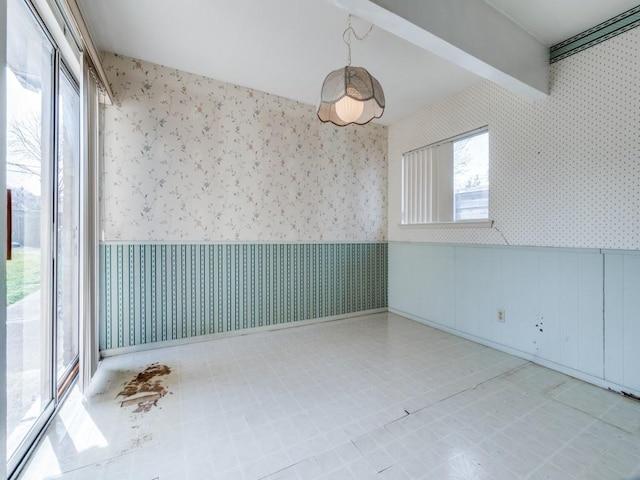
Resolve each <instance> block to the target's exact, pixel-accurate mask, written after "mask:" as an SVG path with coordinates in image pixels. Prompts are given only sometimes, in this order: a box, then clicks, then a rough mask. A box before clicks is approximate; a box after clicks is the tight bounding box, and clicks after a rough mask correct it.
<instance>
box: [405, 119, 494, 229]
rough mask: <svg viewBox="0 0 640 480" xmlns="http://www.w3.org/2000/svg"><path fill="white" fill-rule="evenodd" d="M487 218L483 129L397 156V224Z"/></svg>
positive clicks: (486, 141) (486, 154)
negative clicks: (399, 168)
mask: <svg viewBox="0 0 640 480" xmlns="http://www.w3.org/2000/svg"><path fill="white" fill-rule="evenodd" d="M488 219H489V131H488V130H487V128H482V129H479V130H475V131H473V132H470V133H466V134H463V135H459V136H457V137H453V138H450V139H447V140H443V141H441V142H438V143H435V144H432V145H428V146H426V147H422V148H419V149H417V150H413V151H411V152H407V153H405V154H404V155H403V157H402V224H403V225H419V224H433V223H451V222H459V223H465V222H469V221H478V220H488Z"/></svg>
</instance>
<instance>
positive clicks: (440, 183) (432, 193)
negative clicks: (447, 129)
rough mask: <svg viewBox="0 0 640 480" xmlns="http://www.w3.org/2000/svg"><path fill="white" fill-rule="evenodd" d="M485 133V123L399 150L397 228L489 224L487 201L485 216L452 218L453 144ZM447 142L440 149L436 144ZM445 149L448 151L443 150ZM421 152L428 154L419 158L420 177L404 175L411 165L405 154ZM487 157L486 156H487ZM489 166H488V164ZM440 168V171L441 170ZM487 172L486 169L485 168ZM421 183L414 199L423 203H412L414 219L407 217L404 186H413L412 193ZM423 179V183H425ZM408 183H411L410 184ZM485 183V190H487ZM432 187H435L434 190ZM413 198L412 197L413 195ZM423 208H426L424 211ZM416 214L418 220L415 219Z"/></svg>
mask: <svg viewBox="0 0 640 480" xmlns="http://www.w3.org/2000/svg"><path fill="white" fill-rule="evenodd" d="M485 133H486V134H487V135H490V134H489V126H488V125H485V126H482V127H479V128H476V129H473V130H470V131H468V132H464V133H461V134H458V135H455V136H452V137H449V138H446V139H443V140H439V141H437V142H434V143H431V144H428V145H425V146H422V147H419V148H415V149H413V150H409V151H407V152H404V153H403V154H402V161H401V194H400V195H401V198H400V204H401V205H400V224H399V226H400V227H401V228H442V227H447V228H451V227H453V228H491V227H492V226H493V220H492V219H491V211H490V210H489V203H487V218H483V219H465V220H455V211H454V208H455V187H454V158H453V144H454V143H455V142H457V141H460V140H464V139H468V138H472V137H475V136H478V135H482V134H485ZM448 144H450V145H451V146H452V148H451V149H441V148H440V147H442V146H444V145H448ZM447 152H448V154H447ZM416 153H422V154H423V155H427V156H428V157H429V158H427V159H423V160H422V161H423V162H425V163H426V165H423V166H422V167H421V168H422V169H423V170H426V171H422V170H419V171H418V172H417V175H418V176H419V177H421V178H415V175H414V176H412V177H409V178H408V177H407V175H409V173H407V169H409V168H411V167H410V166H409V165H408V164H409V158H410V157H409V155H412V154H416ZM489 161H490V158H489ZM488 168H490V167H488ZM443 172H444V175H442V173H443ZM487 173H488V172H487ZM421 181H422V182H423V183H422V188H420V189H419V191H417V195H418V196H419V200H418V203H420V202H422V203H423V205H418V206H416V205H415V203H414V205H413V207H414V209H416V208H417V209H418V214H416V212H411V214H412V215H411V216H412V217H413V218H414V221H409V220H410V219H409V218H408V217H409V215H410V212H409V210H410V209H409V207H408V205H407V204H408V202H409V198H408V192H407V189H413V190H414V191H413V192H412V193H414V194H415V193H416V189H417V188H418V187H417V185H418V184H419V183H420V182H421ZM425 183H426V185H425ZM411 184H412V185H411ZM490 188H491V187H490V185H489V190H490ZM434 189H435V190H434ZM413 201H414V202H415V198H413ZM425 209H426V211H425ZM416 216H418V217H420V218H419V220H428V221H415V219H416Z"/></svg>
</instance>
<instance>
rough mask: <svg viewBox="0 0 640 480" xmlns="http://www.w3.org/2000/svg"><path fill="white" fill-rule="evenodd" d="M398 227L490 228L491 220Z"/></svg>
mask: <svg viewBox="0 0 640 480" xmlns="http://www.w3.org/2000/svg"><path fill="white" fill-rule="evenodd" d="M399 227H400V228H491V227H493V220H460V221H458V222H434V223H406V224H400V225H399Z"/></svg>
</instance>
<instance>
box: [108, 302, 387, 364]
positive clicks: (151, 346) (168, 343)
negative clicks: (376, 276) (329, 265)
mask: <svg viewBox="0 0 640 480" xmlns="http://www.w3.org/2000/svg"><path fill="white" fill-rule="evenodd" d="M387 311H388V310H387V308H374V309H372V310H362V311H359V312H353V313H345V314H342V315H331V316H328V317H321V318H312V319H309V320H299V321H296V322H288V323H278V324H275V325H265V326H263V327H254V328H244V329H241V330H234V331H232V332H222V333H210V334H208V335H198V336H195V337H188V338H177V339H174V340H165V341H162V342H153V343H144V344H141V345H132V346H130V347H120V348H111V349H108V350H102V351H101V352H100V357H101V358H106V357H115V356H116V355H124V354H127V353H135V352H144V351H148V350H156V349H158V348H166V347H176V346H179V345H189V344H192V343H200V342H209V341H211V340H218V339H222V338H229V337H239V336H242V335H251V334H254V333H260V332H271V331H276V330H284V329H287V328H296V327H303V326H308V325H315V324H318V323H326V322H335V321H336V320H345V319H348V318H355V317H362V316H364V315H371V314H374V313H386V312H387Z"/></svg>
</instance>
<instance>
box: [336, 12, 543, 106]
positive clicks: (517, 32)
mask: <svg viewBox="0 0 640 480" xmlns="http://www.w3.org/2000/svg"><path fill="white" fill-rule="evenodd" d="M328 1H329V2H331V3H333V4H334V5H336V6H338V7H340V8H342V9H344V10H346V11H348V12H349V13H351V14H353V15H355V16H357V17H359V18H361V19H363V20H366V21H368V22H370V23H372V24H374V25H376V26H377V27H379V28H382V29H384V30H386V31H388V32H390V33H392V34H394V35H396V36H397V37H400V38H402V39H404V40H406V41H408V42H410V43H413V44H414V45H417V46H418V47H420V48H423V49H425V50H427V51H428V52H431V53H433V54H434V55H437V56H439V57H441V58H443V59H445V60H447V61H449V62H451V63H453V64H455V65H457V66H459V67H461V68H464V69H465V70H468V71H469V72H472V73H474V74H476V75H478V76H480V77H483V78H486V79H488V80H491V81H492V82H494V83H497V84H498V85H501V86H502V87H504V88H506V89H508V90H510V91H512V92H514V93H516V94H518V95H520V96H522V97H524V98H529V99H532V100H537V99H540V98H544V97H545V96H546V95H548V93H549V49H548V48H547V47H546V46H545V45H543V44H542V43H540V42H539V41H538V40H537V39H535V38H534V37H533V36H532V35H530V34H529V33H528V32H526V31H525V30H523V29H522V28H520V27H519V26H518V25H516V24H515V23H514V22H513V21H512V20H510V19H509V18H507V17H506V16H504V15H502V14H501V13H500V12H498V11H497V10H495V9H494V8H493V7H491V6H490V5H489V4H487V3H485V2H484V1H482V0H445V1H443V0H420V1H415V0H328Z"/></svg>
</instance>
